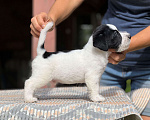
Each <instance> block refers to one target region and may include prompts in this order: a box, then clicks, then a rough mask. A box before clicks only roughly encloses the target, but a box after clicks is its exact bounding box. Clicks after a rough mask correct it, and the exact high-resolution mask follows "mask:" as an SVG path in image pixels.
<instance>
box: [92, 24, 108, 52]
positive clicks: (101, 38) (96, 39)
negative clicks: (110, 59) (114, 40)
mask: <svg viewBox="0 0 150 120" xmlns="http://www.w3.org/2000/svg"><path fill="white" fill-rule="evenodd" d="M108 29H109V27H108V26H106V25H100V26H99V27H97V28H96V30H95V31H94V32H93V46H94V47H96V48H99V49H100V50H103V51H108V40H107V39H108V38H107V36H106V33H107V30H108Z"/></svg>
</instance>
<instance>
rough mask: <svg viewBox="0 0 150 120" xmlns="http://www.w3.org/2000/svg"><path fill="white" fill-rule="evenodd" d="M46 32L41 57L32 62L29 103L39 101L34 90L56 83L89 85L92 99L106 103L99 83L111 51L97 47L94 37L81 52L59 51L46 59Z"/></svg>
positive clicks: (42, 33) (41, 40) (40, 41)
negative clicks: (34, 94) (44, 45)
mask: <svg viewBox="0 0 150 120" xmlns="http://www.w3.org/2000/svg"><path fill="white" fill-rule="evenodd" d="M49 29H50V28H49ZM47 31H48V29H47ZM47 31H46V32H47ZM46 32H41V36H40V38H42V39H40V40H39V46H38V56H37V57H36V58H35V59H34V60H33V62H32V76H31V77H30V78H29V79H28V80H26V82H25V93H24V100H25V102H35V101H37V98H35V97H33V93H34V91H35V90H36V89H38V88H40V87H42V86H44V85H46V84H47V83H49V82H50V81H53V80H54V81H55V82H59V83H64V84H73V83H86V85H87V88H88V93H89V97H90V99H91V100H92V101H104V100H105V98H104V97H103V96H101V95H100V94H99V81H100V78H101V75H102V74H103V72H104V70H105V67H106V65H107V63H108V56H109V54H110V52H106V51H102V50H99V49H97V48H95V47H93V37H92V36H91V37H90V38H89V41H88V43H87V44H86V45H85V47H84V48H83V49H81V50H73V51H71V52H68V53H63V52H59V53H58V54H53V55H51V56H50V57H48V58H46V59H44V58H43V57H42V55H41V53H43V50H42V49H40V47H41V46H40V45H41V44H42V43H43V42H44V41H43V39H45V37H42V36H46ZM124 37H125V36H124Z"/></svg>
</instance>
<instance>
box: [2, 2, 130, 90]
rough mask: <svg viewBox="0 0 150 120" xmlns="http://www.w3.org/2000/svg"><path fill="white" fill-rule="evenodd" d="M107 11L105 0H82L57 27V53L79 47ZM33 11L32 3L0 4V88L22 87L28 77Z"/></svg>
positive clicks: (29, 71) (83, 43)
mask: <svg viewBox="0 0 150 120" xmlns="http://www.w3.org/2000/svg"><path fill="white" fill-rule="evenodd" d="M43 1H44V0H43ZM41 7H43V6H41ZM106 9H107V0H92V2H91V0H85V2H84V3H83V4H82V5H81V6H80V7H79V8H78V9H77V10H75V11H74V12H73V14H72V15H71V16H70V17H69V18H68V19H66V20H65V21H64V22H62V23H61V24H59V25H58V26H57V27H56V40H55V41H56V46H55V47H56V51H66V50H67V51H68V50H73V49H79V48H82V47H83V46H84V45H85V44H86V42H87V41H88V39H89V36H90V35H91V34H92V32H93V30H94V29H95V28H96V26H98V25H100V24H101V19H102V17H103V15H104V13H105V11H106ZM32 11H33V1H32V0H25V1H21V0H11V1H5V0H1V1H0V27H1V29H0V89H16V88H23V86H24V81H25V80H26V79H27V78H28V77H29V76H30V75H31V67H30V64H31V61H32V40H31V39H32V36H31V34H30V27H29V26H30V21H31V18H32V15H33V12H32ZM41 12H43V11H41ZM47 12H48V11H47ZM129 82H130V81H129ZM79 85H81V84H79ZM58 86H64V85H60V84H59V85H58ZM77 86H78V84H77Z"/></svg>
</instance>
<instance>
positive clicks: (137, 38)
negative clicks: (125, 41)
mask: <svg viewBox="0 0 150 120" xmlns="http://www.w3.org/2000/svg"><path fill="white" fill-rule="evenodd" d="M149 46H150V26H148V27H147V28H145V29H144V30H142V31H140V32H139V33H137V34H136V35H134V36H133V37H131V43H130V46H129V48H128V49H127V50H126V51H124V52H122V53H119V54H118V53H116V52H115V51H114V50H110V51H111V52H112V54H111V55H110V56H109V58H108V60H109V63H112V64H118V63H119V62H120V61H122V60H124V59H125V57H126V54H127V53H128V52H132V51H136V50H139V49H142V48H145V47H149Z"/></svg>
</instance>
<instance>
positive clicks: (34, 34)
mask: <svg viewBox="0 0 150 120" xmlns="http://www.w3.org/2000/svg"><path fill="white" fill-rule="evenodd" d="M30 33H31V34H32V35H33V36H34V37H36V38H39V36H38V35H36V34H35V33H34V32H33V31H32V30H31V31H30Z"/></svg>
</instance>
